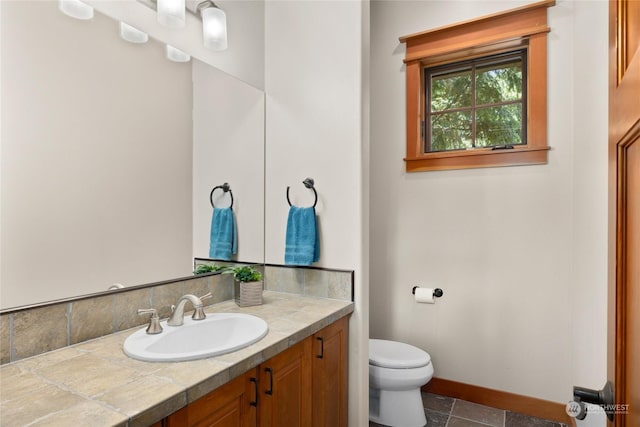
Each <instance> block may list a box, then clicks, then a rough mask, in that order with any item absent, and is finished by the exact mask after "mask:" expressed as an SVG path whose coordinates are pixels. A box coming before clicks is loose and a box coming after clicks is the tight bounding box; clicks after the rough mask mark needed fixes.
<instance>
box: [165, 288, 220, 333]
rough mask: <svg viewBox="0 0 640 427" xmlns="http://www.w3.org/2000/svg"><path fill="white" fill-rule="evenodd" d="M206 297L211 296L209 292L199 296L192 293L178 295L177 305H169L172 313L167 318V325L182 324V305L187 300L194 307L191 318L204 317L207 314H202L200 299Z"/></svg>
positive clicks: (200, 318)
mask: <svg viewBox="0 0 640 427" xmlns="http://www.w3.org/2000/svg"><path fill="white" fill-rule="evenodd" d="M207 298H211V292H209V293H208V294H206V295H203V296H201V297H200V298H198V297H197V296H195V295H192V294H187V295H183V296H182V297H180V299H179V300H178V305H172V306H171V311H172V313H171V317H169V320H167V325H169V326H182V324H183V323H184V305H185V304H186V303H187V301H190V302H191V305H193V309H194V310H193V315H192V316H191V318H192V319H193V320H202V319H205V318H206V317H207V315H206V314H204V310H203V309H202V307H203V305H202V300H203V299H207Z"/></svg>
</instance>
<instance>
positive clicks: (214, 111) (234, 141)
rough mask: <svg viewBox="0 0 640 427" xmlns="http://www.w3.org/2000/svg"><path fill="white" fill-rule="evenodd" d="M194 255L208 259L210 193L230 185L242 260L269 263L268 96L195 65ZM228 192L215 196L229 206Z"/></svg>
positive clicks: (211, 69) (220, 205)
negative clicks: (266, 233) (266, 212)
mask: <svg viewBox="0 0 640 427" xmlns="http://www.w3.org/2000/svg"><path fill="white" fill-rule="evenodd" d="M193 129H194V131H193V215H194V219H193V247H194V250H193V255H194V257H204V258H208V257H209V240H210V231H211V215H212V212H213V209H212V207H211V202H210V200H209V195H210V193H211V189H212V188H213V187H216V186H218V185H222V184H223V183H224V182H228V183H229V185H230V187H231V191H232V192H233V196H234V202H233V211H234V213H235V215H236V222H237V226H238V254H237V255H236V256H235V257H234V259H236V260H240V261H251V262H263V261H264V93H263V92H262V91H260V90H258V89H256V88H254V87H252V86H249V85H247V84H245V83H243V82H241V81H240V80H238V79H235V78H233V77H230V76H229V75H228V74H225V73H223V72H222V71H219V70H217V69H215V68H213V67H210V66H208V65H206V64H204V63H202V62H200V61H197V60H194V62H193ZM230 200H231V199H230V197H229V195H228V194H226V195H225V194H224V193H223V191H222V190H216V192H215V193H214V204H215V205H216V206H218V207H227V206H229V203H230Z"/></svg>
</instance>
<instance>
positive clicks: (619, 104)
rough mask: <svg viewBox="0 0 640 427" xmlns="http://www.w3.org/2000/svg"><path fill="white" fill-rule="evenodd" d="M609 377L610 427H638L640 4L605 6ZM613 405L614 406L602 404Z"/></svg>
mask: <svg viewBox="0 0 640 427" xmlns="http://www.w3.org/2000/svg"><path fill="white" fill-rule="evenodd" d="M608 296H609V308H608V313H609V331H608V342H609V344H608V365H609V366H608V377H609V380H610V381H611V382H612V383H613V387H614V389H615V392H614V397H615V403H616V404H618V406H617V407H615V409H616V410H615V411H612V412H615V414H614V415H615V425H616V426H617V427H626V426H634V427H637V426H640V1H637V0H610V2H609V295H608ZM607 403H614V402H607Z"/></svg>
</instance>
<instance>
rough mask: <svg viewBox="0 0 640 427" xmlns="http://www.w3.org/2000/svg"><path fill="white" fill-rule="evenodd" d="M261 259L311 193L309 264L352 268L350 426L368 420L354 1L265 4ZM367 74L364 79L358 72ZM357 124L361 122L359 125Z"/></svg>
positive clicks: (279, 244) (278, 259)
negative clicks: (316, 252) (313, 244)
mask: <svg viewBox="0 0 640 427" xmlns="http://www.w3.org/2000/svg"><path fill="white" fill-rule="evenodd" d="M265 15H266V31H265V43H266V53H265V57H266V67H265V87H266V93H267V106H266V112H267V115H266V118H267V121H266V192H265V206H266V211H265V224H266V226H265V229H266V251H265V252H266V254H265V258H266V262H267V263H279V264H282V263H283V262H284V242H285V231H286V220H287V212H288V209H289V206H288V204H287V200H286V188H287V186H291V200H292V202H293V203H294V204H296V205H298V206H308V205H309V204H310V203H311V202H312V200H313V197H312V193H311V192H310V190H307V189H306V188H305V187H304V186H303V185H302V180H303V179H304V178H306V177H312V178H314V179H315V182H316V189H317V191H318V205H317V213H318V216H319V221H320V228H321V254H320V262H318V263H317V264H314V265H317V266H323V267H332V268H346V269H353V270H355V280H356V283H355V304H356V309H355V313H354V314H353V316H352V318H351V322H350V328H351V329H350V346H349V350H350V355H349V370H350V376H349V384H350V394H349V424H350V425H354V426H361V425H365V424H366V423H367V419H368V417H367V414H368V411H367V407H368V393H367V388H368V377H367V375H368V370H367V357H368V355H367V348H368V346H367V339H368V317H367V316H368V307H367V302H368V299H367V298H368V292H367V288H368V285H367V284H366V283H365V282H364V280H365V277H366V273H365V272H366V271H367V268H368V267H367V265H366V262H367V261H366V254H365V253H364V251H363V242H364V240H365V237H364V236H363V231H365V230H366V229H364V227H366V222H365V221H366V214H365V213H364V211H363V206H366V203H367V199H366V197H367V196H366V194H365V193H364V189H363V188H364V183H363V170H364V169H363V168H365V165H363V159H362V152H363V147H362V146H363V144H365V145H366V140H365V139H364V138H366V132H365V131H363V127H364V125H366V123H363V122H364V121H365V120H366V119H365V118H364V117H363V112H364V111H365V108H363V99H364V97H365V94H363V91H365V90H366V89H363V88H362V82H363V63H366V54H364V55H363V44H365V43H366V42H367V41H366V37H367V35H368V34H367V32H366V26H363V19H367V17H368V5H366V4H363V3H361V2H356V1H340V2H326V1H304V2H299V1H269V2H267V3H266V13H265ZM365 74H366V73H365ZM363 124H364V125H363Z"/></svg>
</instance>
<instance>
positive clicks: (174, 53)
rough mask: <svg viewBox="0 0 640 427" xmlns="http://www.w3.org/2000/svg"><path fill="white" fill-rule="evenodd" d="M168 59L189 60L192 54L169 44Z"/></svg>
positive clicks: (176, 60)
mask: <svg viewBox="0 0 640 427" xmlns="http://www.w3.org/2000/svg"><path fill="white" fill-rule="evenodd" d="M167 59H169V60H171V61H173V62H189V61H190V60H191V56H190V55H189V54H187V53H184V52H183V51H181V50H180V49H177V48H175V47H173V46H171V45H167Z"/></svg>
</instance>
